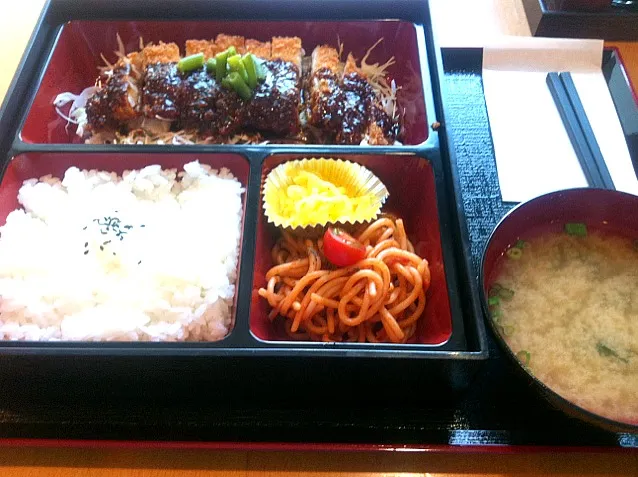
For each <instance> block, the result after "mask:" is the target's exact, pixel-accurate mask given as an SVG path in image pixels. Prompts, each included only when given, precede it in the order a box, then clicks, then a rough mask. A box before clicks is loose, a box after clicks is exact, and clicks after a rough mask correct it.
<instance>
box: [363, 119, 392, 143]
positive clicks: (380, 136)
mask: <svg viewBox="0 0 638 477" xmlns="http://www.w3.org/2000/svg"><path fill="white" fill-rule="evenodd" d="M366 135H367V136H368V144H370V145H371V146H387V145H388V144H390V141H389V140H388V138H387V137H386V136H385V134H384V132H383V129H381V127H380V126H379V125H378V124H377V123H375V122H372V123H370V126H368V130H367V131H366Z"/></svg>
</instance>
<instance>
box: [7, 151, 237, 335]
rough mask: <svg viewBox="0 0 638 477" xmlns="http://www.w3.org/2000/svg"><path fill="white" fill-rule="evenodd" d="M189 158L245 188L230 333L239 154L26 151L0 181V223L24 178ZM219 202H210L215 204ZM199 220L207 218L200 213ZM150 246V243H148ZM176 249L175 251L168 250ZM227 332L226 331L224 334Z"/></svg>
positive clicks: (173, 163)
mask: <svg viewBox="0 0 638 477" xmlns="http://www.w3.org/2000/svg"><path fill="white" fill-rule="evenodd" d="M192 161H199V163H200V164H203V165H208V166H210V167H211V168H213V169H216V170H218V171H219V170H220V169H222V168H226V169H228V170H229V171H230V172H231V173H232V174H233V176H234V177H235V179H237V180H238V181H239V182H240V183H241V185H242V188H243V189H244V192H243V193H242V196H241V200H242V215H241V222H240V231H241V232H240V237H239V257H238V265H237V279H236V281H235V300H234V306H233V310H232V311H231V317H232V324H231V327H230V331H229V335H230V333H232V331H233V329H234V325H235V314H236V310H237V296H238V287H239V282H240V278H241V277H240V268H241V257H242V242H243V236H244V221H245V215H246V197H247V196H246V194H247V184H248V177H249V170H250V165H249V162H248V160H247V159H246V158H245V157H243V156H241V155H238V154H205V153H198V154H192V153H191V154H153V153H141V154H137V153H132V154H127V153H115V154H113V153H25V154H20V155H18V156H16V157H14V158H13V159H12V160H11V161H10V162H9V164H8V166H7V169H6V171H5V173H4V176H3V178H2V182H1V183H0V225H4V224H5V223H6V220H7V216H8V215H9V214H10V213H11V212H12V211H13V210H16V209H18V208H21V205H20V203H19V202H18V192H19V190H20V188H21V187H22V185H23V182H24V181H26V180H28V179H34V178H35V179H37V178H42V177H43V176H46V175H49V174H50V175H51V176H53V177H58V178H63V177H64V174H65V172H66V171H67V170H68V169H69V168H70V167H77V168H79V169H84V170H99V171H108V172H115V173H117V174H118V175H120V176H121V175H122V173H123V172H124V171H125V170H134V169H136V170H139V169H142V168H144V167H146V166H150V165H160V166H161V167H162V169H177V171H178V172H180V171H183V166H184V165H185V164H187V163H189V162H192ZM218 206H219V204H211V207H218ZM202 220H206V217H203V218H202ZM210 230H211V233H219V231H216V230H215V225H214V224H210ZM149 246H152V244H149ZM167 253H178V251H174V252H171V251H167ZM227 336H228V335H227Z"/></svg>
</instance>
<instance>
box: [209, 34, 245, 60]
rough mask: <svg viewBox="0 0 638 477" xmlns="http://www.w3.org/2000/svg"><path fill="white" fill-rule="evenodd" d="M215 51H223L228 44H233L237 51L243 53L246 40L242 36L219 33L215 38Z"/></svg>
mask: <svg viewBox="0 0 638 477" xmlns="http://www.w3.org/2000/svg"><path fill="white" fill-rule="evenodd" d="M215 46H216V47H217V51H224V50H225V49H226V48H228V47H229V46H234V47H235V50H237V53H239V54H241V55H243V54H244V53H245V52H246V42H245V41H244V37H243V36H234V35H224V34H223V33H220V34H219V35H217V38H216V39H215Z"/></svg>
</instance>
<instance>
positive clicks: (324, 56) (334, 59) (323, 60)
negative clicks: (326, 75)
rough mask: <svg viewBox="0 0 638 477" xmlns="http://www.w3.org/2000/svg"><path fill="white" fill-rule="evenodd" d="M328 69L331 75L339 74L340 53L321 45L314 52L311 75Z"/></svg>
mask: <svg viewBox="0 0 638 477" xmlns="http://www.w3.org/2000/svg"><path fill="white" fill-rule="evenodd" d="M322 68H326V69H327V70H328V71H330V72H331V73H333V74H335V75H338V74H339V52H338V51H337V50H336V49H335V48H333V47H331V46H328V45H320V46H318V47H316V48H315V49H314V51H313V52H312V66H311V73H315V72H316V71H318V70H320V69H322Z"/></svg>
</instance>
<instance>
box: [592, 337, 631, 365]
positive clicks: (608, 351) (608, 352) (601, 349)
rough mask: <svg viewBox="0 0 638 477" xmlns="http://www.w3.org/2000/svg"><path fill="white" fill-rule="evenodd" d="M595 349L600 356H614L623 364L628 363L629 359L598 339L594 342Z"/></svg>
mask: <svg viewBox="0 0 638 477" xmlns="http://www.w3.org/2000/svg"><path fill="white" fill-rule="evenodd" d="M596 351H598V354H599V355H601V356H604V357H612V358H616V359H617V360H619V361H622V362H623V363H625V364H629V360H627V359H626V358H623V357H622V356H620V355H619V354H618V352H617V351H616V350H614V349H612V348H610V347H609V346H607V345H605V344H604V343H601V342H600V341H599V342H598V343H596Z"/></svg>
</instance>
